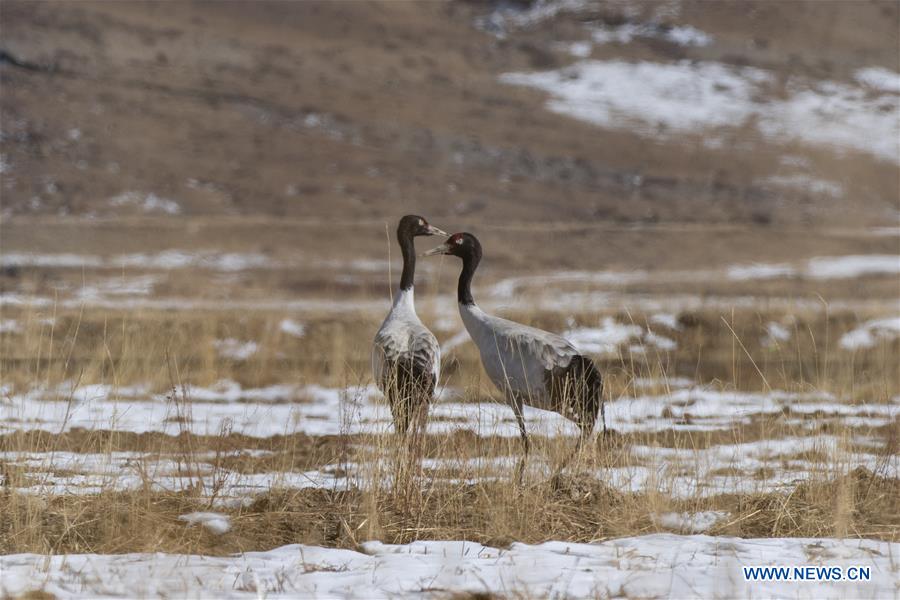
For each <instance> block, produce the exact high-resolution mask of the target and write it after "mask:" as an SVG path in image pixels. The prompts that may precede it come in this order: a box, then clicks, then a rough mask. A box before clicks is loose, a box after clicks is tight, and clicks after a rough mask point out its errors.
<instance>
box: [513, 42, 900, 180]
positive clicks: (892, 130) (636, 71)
mask: <svg viewBox="0 0 900 600" xmlns="http://www.w3.org/2000/svg"><path fill="white" fill-rule="evenodd" d="M599 33H600V34H601V35H600V38H601V39H603V41H607V39H608V38H610V37H613V38H614V37H615V35H614V34H613V33H611V32H609V31H602V32H599ZM686 33H693V32H686ZM691 38H692V39H694V40H697V41H701V40H704V38H703V37H702V32H696V33H693V35H691ZM595 40H596V38H595ZM704 41H705V40H704ZM700 45H702V44H700ZM857 78H858V80H859V81H861V84H860V85H853V84H847V83H840V82H835V81H811V80H802V79H799V78H795V79H792V80H789V81H788V82H787V84H786V86H785V87H786V89H785V90H784V91H785V97H783V98H782V97H779V96H778V95H777V94H772V93H771V88H772V86H774V85H776V83H777V78H776V77H775V75H774V74H772V73H770V72H768V71H765V70H763V69H758V68H754V67H736V66H732V65H727V64H723V63H717V62H709V61H689V60H683V61H679V62H672V63H659V62H649V61H639V62H627V61H623V60H607V61H599V60H581V61H578V62H576V63H575V64H573V65H571V66H568V67H565V68H562V69H558V70H552V71H544V72H536V73H507V74H505V75H502V76H501V78H500V79H501V81H503V82H504V83H508V84H512V85H523V86H529V87H534V88H537V89H541V90H544V91H546V92H548V93H549V94H550V96H551V97H550V100H548V102H547V108H548V109H549V110H551V111H553V112H557V113H560V114H563V115H567V116H570V117H573V118H575V119H579V120H582V121H586V122H588V123H592V124H594V125H599V126H601V127H605V128H609V129H627V130H629V131H634V132H636V133H638V134H640V135H645V136H649V137H654V138H660V137H667V136H673V135H678V134H682V133H701V132H703V133H704V135H705V136H706V138H707V140H708V143H710V144H719V145H721V144H722V141H721V140H719V139H717V138H716V134H715V132H716V130H721V129H724V128H732V127H740V126H742V125H743V124H746V123H750V124H752V125H753V126H754V127H755V128H756V130H757V132H758V134H759V136H760V137H761V138H763V139H765V140H769V141H773V142H776V143H779V144H788V143H792V142H798V141H799V142H802V143H805V144H808V145H813V146H825V147H828V148H832V149H834V150H837V151H845V150H852V151H856V152H864V153H868V154H871V155H873V156H875V157H877V158H879V159H881V160H884V161H888V162H892V163H897V162H898V161H900V142H898V140H900V119H898V116H900V98H898V96H897V93H896V81H897V79H898V78H900V75H898V74H896V73H890V72H887V71H886V70H884V69H879V70H877V71H875V70H872V69H864V70H861V71H860V72H859V73H858V74H857ZM766 98H768V99H766Z"/></svg>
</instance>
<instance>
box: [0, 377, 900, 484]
mask: <svg viewBox="0 0 900 600" xmlns="http://www.w3.org/2000/svg"><path fill="white" fill-rule="evenodd" d="M648 387H649V388H652V389H661V390H668V391H667V393H665V394H661V395H645V396H638V397H634V398H631V397H623V398H619V399H617V400H614V401H610V402H608V404H607V408H606V419H607V423H608V424H609V426H610V427H611V428H612V429H613V430H614V431H616V432H619V433H625V434H640V433H647V434H648V435H649V434H654V433H656V432H661V431H677V432H716V431H718V432H723V433H726V434H727V433H728V432H730V431H733V430H734V429H735V428H736V427H741V426H743V425H746V424H748V423H750V422H751V421H752V420H753V419H754V418H759V417H761V416H766V415H768V416H770V417H773V416H776V415H784V416H783V417H782V419H783V420H784V423H785V424H786V425H789V426H793V427H794V430H795V431H796V432H798V433H801V434H802V435H801V436H800V437H797V436H795V437H788V438H780V437H779V436H775V437H774V438H773V439H764V440H759V441H755V442H747V443H726V441H725V440H724V439H723V441H722V442H720V443H718V444H715V445H712V446H710V447H699V448H693V447H692V448H681V447H676V448H672V447H666V446H655V445H641V444H640V443H637V442H636V443H634V444H633V445H631V446H630V447H629V448H628V449H627V452H626V454H627V456H628V460H626V463H625V466H614V467H603V468H601V469H600V470H599V471H598V472H597V474H596V476H597V477H598V479H600V480H602V481H604V482H606V483H607V484H608V485H611V486H612V487H615V488H618V489H621V490H625V491H646V490H651V489H652V490H658V491H662V492H664V493H666V494H669V495H671V496H673V497H679V498H687V497H696V496H712V495H717V494H722V493H729V492H754V491H756V492H762V491H773V490H785V489H790V488H792V487H794V486H796V485H797V484H798V483H800V482H802V481H805V480H807V479H808V478H809V477H811V476H813V475H814V474H819V475H822V476H830V475H835V474H838V473H845V472H847V471H849V470H851V469H853V468H857V467H864V468H867V469H869V470H870V471H872V472H877V473H880V474H882V475H885V476H888V477H897V476H900V461H898V457H896V456H893V455H890V456H881V455H879V454H878V453H879V451H880V450H881V449H882V448H883V447H884V444H885V443H886V442H885V441H884V440H881V439H880V438H878V437H877V436H875V437H873V435H872V433H871V430H872V428H875V427H880V426H884V425H887V424H889V423H891V422H892V421H894V420H895V419H897V418H898V417H900V397H898V398H894V399H893V401H892V402H890V403H880V404H852V403H847V402H842V401H840V400H839V399H837V398H835V397H833V396H831V395H829V394H824V393H805V394H801V393H789V392H784V391H772V392H768V393H747V392H723V391H716V390H710V389H704V388H702V387H696V386H694V385H693V384H692V382H690V381H689V380H686V379H683V378H672V379H670V380H665V381H662V380H660V381H645V380H642V381H638V382H635V389H638V390H641V389H646V388H648ZM186 389H187V397H189V398H191V401H190V402H184V401H182V400H173V399H172V398H171V397H167V396H165V395H153V394H149V393H148V392H147V390H146V389H145V388H142V387H141V386H133V387H129V388H120V389H118V390H115V389H113V388H111V387H109V386H105V385H92V386H83V387H80V388H77V389H75V390H71V389H70V388H68V387H67V386H63V387H61V388H58V389H53V390H46V389H43V390H41V389H36V390H32V391H31V392H26V393H21V394H9V393H8V392H6V393H5V394H4V397H3V399H2V401H0V424H2V425H0V432H2V431H4V430H5V431H13V430H43V431H49V432H54V433H56V432H61V431H69V430H72V429H77V428H81V429H86V430H116V431H129V432H137V433H142V432H147V431H156V432H162V433H167V434H170V435H177V434H179V433H182V432H187V431H190V432H193V433H197V434H212V435H216V434H219V433H221V432H233V433H239V434H243V435H248V436H254V437H269V436H272V435H284V434H293V433H305V434H309V435H336V434H340V433H348V434H355V433H387V432H389V431H391V418H390V411H389V410H388V408H387V406H385V404H384V402H383V401H382V400H381V398H380V394H379V393H378V392H377V390H376V389H375V388H374V387H359V388H347V389H332V388H323V387H320V386H315V385H310V386H303V387H296V386H289V385H275V386H270V387H266V388H257V389H242V388H241V387H240V386H239V385H237V384H236V383H234V382H227V381H223V382H220V383H219V384H218V385H217V386H215V387H213V388H199V387H187V388H186ZM458 395H459V392H458V391H457V390H454V389H444V390H442V392H441V399H440V401H439V402H437V403H436V404H435V405H434V406H433V408H432V410H431V414H430V418H429V422H428V432H429V433H431V434H447V433H452V432H455V431H460V430H469V431H472V432H473V433H475V434H477V435H480V436H498V437H505V438H509V439H510V443H511V448H513V449H512V450H511V451H512V452H513V453H515V452H516V450H517V448H518V445H517V440H516V438H517V437H518V435H519V434H518V427H517V425H516V422H515V418H514V416H513V413H512V411H511V410H510V409H509V408H508V407H506V406H504V405H502V404H498V403H493V402H483V403H474V402H460V401H459V398H458ZM60 398H63V399H60ZM525 417H526V422H527V427H528V430H529V432H530V433H531V434H532V435H539V436H547V437H554V436H564V437H571V436H575V435H577V429H576V427H575V426H574V425H573V424H572V423H571V422H569V421H567V420H566V419H564V418H562V417H561V416H560V415H558V414H556V413H552V412H547V411H541V410H537V409H531V408H528V407H526V411H525ZM825 424H828V426H829V427H831V426H842V427H845V428H847V431H850V432H852V439H846V440H844V439H839V438H837V437H835V436H833V435H821V434H818V433H817V432H818V431H820V430H821V428H822V427H823V426H824V425H825ZM598 427H599V426H598ZM726 439H727V438H726ZM648 443H649V442H648ZM259 453H260V451H253V450H243V451H235V452H234V453H233V455H234V456H241V455H247V456H256V455H258V454H259ZM799 453H813V455H814V457H813V458H810V457H808V456H800V455H799ZM364 455H365V452H363V454H361V455H360V457H361V459H362V460H365V458H364ZM815 456H817V457H820V458H815ZM219 458H221V457H219V456H198V455H190V456H187V457H185V456H181V455H178V454H172V455H166V454H158V453H155V454H154V453H148V454H141V453H133V452H114V453H110V454H72V453H66V452H28V451H25V452H6V453H4V454H2V455H0V460H2V461H3V462H6V463H10V464H13V465H17V466H18V467H21V468H23V469H25V474H24V475H25V478H26V479H25V481H26V482H27V484H20V485H21V488H20V489H22V491H26V492H29V493H43V494H47V493H51V494H59V493H81V494H84V493H98V492H99V491H101V490H104V489H135V488H140V487H142V486H145V485H150V486H151V487H153V488H154V489H161V490H184V489H189V488H192V487H195V486H196V485H198V484H202V487H203V488H204V489H214V488H216V487H217V486H218V487H221V488H222V491H221V492H220V496H221V498H222V499H223V500H224V501H231V500H236V501H240V500H241V499H242V498H248V497H252V496H253V495H255V494H257V493H259V492H263V491H266V490H268V489H271V488H272V487H275V486H280V487H289V488H304V487H326V488H341V489H345V488H348V487H354V486H356V487H360V486H365V485H367V484H370V483H375V484H376V485H381V484H382V483H383V482H380V481H377V482H373V481H370V480H369V479H367V478H371V476H372V473H373V469H372V468H371V465H367V464H357V463H352V464H345V463H342V464H329V465H326V466H322V467H320V468H318V469H311V470H307V471H288V472H281V471H264V472H259V473H252V474H244V473H238V472H234V471H230V470H228V469H225V468H221V466H215V465H217V464H218V463H217V462H216V460H217V459H219ZM515 461H516V458H515V457H486V458H480V459H478V460H476V461H474V462H465V463H460V462H459V460H458V459H454V458H446V459H432V461H431V462H428V464H426V465H425V467H426V468H427V469H430V470H431V471H433V476H434V477H435V478H437V479H442V480H445V481H446V480H448V479H450V480H459V478H462V479H463V480H466V481H471V480H477V479H485V478H496V477H500V478H503V477H507V476H508V474H509V473H510V472H511V469H512V465H513V464H514V463H515ZM442 470H443V471H447V472H448V473H453V474H452V475H449V476H448V475H447V474H442V473H441V471H442ZM551 471H552V465H550V464H549V463H547V462H545V461H544V460H543V459H541V458H540V457H534V459H533V460H532V461H531V462H530V464H529V472H530V473H531V474H532V475H534V476H536V477H545V476H549V475H550V474H551ZM723 473H730V474H723ZM222 486H224V487H222Z"/></svg>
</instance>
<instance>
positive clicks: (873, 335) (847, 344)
mask: <svg viewBox="0 0 900 600" xmlns="http://www.w3.org/2000/svg"><path fill="white" fill-rule="evenodd" d="M897 337H900V317H891V318H887V319H874V320H872V321H867V322H866V323H864V324H863V325H861V326H859V327H857V328H856V329H854V330H852V331H849V332H847V333H845V334H844V335H843V336H841V340H840V342H839V344H840V346H841V348H843V349H844V350H860V349H863V348H873V347H874V346H875V345H876V344H878V343H879V342H885V341H889V340H893V339H895V338H897Z"/></svg>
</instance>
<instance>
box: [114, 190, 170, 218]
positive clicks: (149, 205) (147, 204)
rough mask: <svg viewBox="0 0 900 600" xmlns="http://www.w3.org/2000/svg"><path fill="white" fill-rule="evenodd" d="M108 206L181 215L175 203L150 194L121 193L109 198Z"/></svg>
mask: <svg viewBox="0 0 900 600" xmlns="http://www.w3.org/2000/svg"><path fill="white" fill-rule="evenodd" d="M109 205H110V206H115V207H120V206H133V207H137V208H140V209H141V210H143V211H144V212H146V213H153V212H158V213H165V214H167V215H177V214H179V213H181V206H180V205H179V204H178V203H177V202H176V201H174V200H170V199H168V198H162V197H160V196H157V195H156V194H154V193H152V192H151V193H149V194H146V193H144V192H123V193H121V194H119V195H118V196H113V197H112V198H110V199H109Z"/></svg>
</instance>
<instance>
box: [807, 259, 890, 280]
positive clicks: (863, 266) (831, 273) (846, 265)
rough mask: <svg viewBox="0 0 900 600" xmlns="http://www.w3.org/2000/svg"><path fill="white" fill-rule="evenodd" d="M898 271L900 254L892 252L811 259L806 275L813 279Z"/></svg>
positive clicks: (885, 273) (884, 273)
mask: <svg viewBox="0 0 900 600" xmlns="http://www.w3.org/2000/svg"><path fill="white" fill-rule="evenodd" d="M898 273H900V256H898V255H892V254H863V255H859V256H828V257H819V258H813V259H812V260H810V261H809V264H808V265H807V267H806V275H807V276H808V277H812V278H813V279H848V278H851V277H861V276H863V275H894V274H898Z"/></svg>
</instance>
